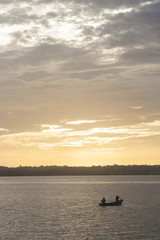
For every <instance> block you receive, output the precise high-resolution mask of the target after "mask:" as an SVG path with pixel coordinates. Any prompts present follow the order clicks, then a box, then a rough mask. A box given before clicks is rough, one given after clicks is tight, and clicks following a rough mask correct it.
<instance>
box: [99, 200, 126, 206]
mask: <svg viewBox="0 0 160 240" xmlns="http://www.w3.org/2000/svg"><path fill="white" fill-rule="evenodd" d="M122 202H123V199H120V200H118V201H115V202H109V203H106V202H105V203H102V202H101V203H99V206H102V207H105V206H119V205H121V204H122Z"/></svg>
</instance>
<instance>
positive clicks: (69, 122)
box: [66, 120, 97, 125]
mask: <svg viewBox="0 0 160 240" xmlns="http://www.w3.org/2000/svg"><path fill="white" fill-rule="evenodd" d="M96 122H97V120H78V121H68V122H66V124H71V125H78V124H83V123H96Z"/></svg>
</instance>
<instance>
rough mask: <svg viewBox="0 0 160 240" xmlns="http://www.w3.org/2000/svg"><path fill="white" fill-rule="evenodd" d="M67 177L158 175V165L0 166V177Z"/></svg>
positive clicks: (159, 167) (159, 170) (159, 172)
mask: <svg viewBox="0 0 160 240" xmlns="http://www.w3.org/2000/svg"><path fill="white" fill-rule="evenodd" d="M67 175H73V176H76V175H160V165H128V166H124V165H112V166H91V167H85V166H83V167H70V166H39V167H31V166H19V167H4V166H0V176H67Z"/></svg>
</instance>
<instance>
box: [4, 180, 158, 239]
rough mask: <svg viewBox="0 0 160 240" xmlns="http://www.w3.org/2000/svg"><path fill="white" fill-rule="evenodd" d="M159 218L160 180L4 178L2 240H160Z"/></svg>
mask: <svg viewBox="0 0 160 240" xmlns="http://www.w3.org/2000/svg"><path fill="white" fill-rule="evenodd" d="M117 194H118V195H119V196H120V197H122V198H124V199H125V200H124V204H123V206H118V207H99V206H98V203H99V202H100V200H101V198H102V197H103V196H105V197H106V199H107V200H108V201H110V200H113V199H114V198H115V195H117ZM159 215H160V176H76V177H75V176H74V177H73V176H65V177H60V176H58V177H1V178H0V239H2V240H3V239H6V240H14V239H15V240H28V239H32V240H36V239H37V240H41V239H47V240H49V239H54V240H62V239H64V240H66V239H70V240H83V239H84V240H91V239H92V240H103V239H105V240H106V239H111V240H118V239H122V240H125V239H131V240H136V239H140V240H142V239H144V240H159V239H160V216H159Z"/></svg>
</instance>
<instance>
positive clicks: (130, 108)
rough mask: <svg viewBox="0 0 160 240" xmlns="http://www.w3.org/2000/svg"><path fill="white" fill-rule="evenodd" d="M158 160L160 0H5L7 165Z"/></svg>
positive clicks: (2, 77)
mask: <svg viewBox="0 0 160 240" xmlns="http://www.w3.org/2000/svg"><path fill="white" fill-rule="evenodd" d="M112 164H124V165H128V164H160V0H155V1H154V0H152V1H147V0H88V1H85V0H73V1H72V0H57V1H56V0H31V1H28V0H0V165H1V166H9V167H10V166H19V165H22V166H29V165H30V166H39V165H69V166H82V165H83V166H84V165H86V166H91V165H112Z"/></svg>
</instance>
